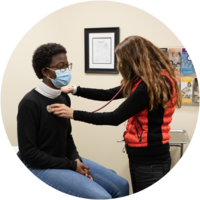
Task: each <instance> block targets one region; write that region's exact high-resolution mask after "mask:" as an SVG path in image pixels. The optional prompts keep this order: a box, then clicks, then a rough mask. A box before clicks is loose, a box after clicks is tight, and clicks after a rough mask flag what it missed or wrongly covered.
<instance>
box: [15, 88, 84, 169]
mask: <svg viewBox="0 0 200 200" xmlns="http://www.w3.org/2000/svg"><path fill="white" fill-rule="evenodd" d="M54 103H61V104H65V105H67V106H69V107H70V104H71V102H70V98H69V96H68V95H67V94H64V93H61V95H60V96H58V97H57V98H55V99H50V98H48V97H45V96H43V95H42V94H40V93H38V92H37V91H36V90H35V89H33V90H31V91H30V92H29V93H28V94H26V95H25V97H24V98H23V99H22V101H21V102H20V104H19V108H18V115H17V132H18V145H19V152H18V156H19V158H20V159H21V160H22V161H23V162H24V163H26V164H27V165H28V166H29V167H31V168H40V169H47V168H54V169H71V170H74V171H75V170H76V167H77V163H76V161H74V160H75V159H77V158H79V159H81V158H80V156H79V154H78V152H77V150H76V146H75V144H74V141H73V138H72V135H71V123H70V120H69V119H66V118H61V117H58V116H56V115H54V114H50V113H49V112H48V111H47V106H48V105H51V104H54ZM65 157H67V159H66V158H65Z"/></svg>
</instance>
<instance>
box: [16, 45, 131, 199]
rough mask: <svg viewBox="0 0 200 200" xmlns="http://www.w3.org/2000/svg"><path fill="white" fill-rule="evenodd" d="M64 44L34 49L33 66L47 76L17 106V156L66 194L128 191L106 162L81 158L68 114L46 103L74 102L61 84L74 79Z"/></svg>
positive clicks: (108, 195)
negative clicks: (53, 112) (61, 114)
mask: <svg viewBox="0 0 200 200" xmlns="http://www.w3.org/2000/svg"><path fill="white" fill-rule="evenodd" d="M66 53H67V52H66V50H65V48H64V47H63V46H61V45H59V44H55V43H49V44H45V45H42V46H40V47H39V48H37V49H36V51H35V52H34V55H33V60H32V63H33V69H34V71H35V73H36V75H37V77H38V78H39V79H43V81H42V82H41V83H40V84H39V86H38V87H37V88H35V89H32V90H31V91H30V92H28V93H27V94H26V95H25V96H24V98H23V99H22V100H21V102H20V104H19V108H18V116H17V126H18V127H17V129H18V130H17V131H18V145H19V152H18V156H19V158H20V159H21V160H22V161H23V162H24V164H25V165H26V166H27V167H28V168H29V169H30V171H31V172H32V173H33V174H34V175H36V176H37V177H38V178H39V179H41V180H42V181H44V182H45V183H47V184H49V185H50V186H52V187H54V188H55V189H58V190H60V191H62V192H64V193H67V194H71V195H74V196H77V197H82V198H88V199H110V198H117V197H123V196H126V195H128V194H129V185H128V182H127V181H126V180H125V179H123V178H122V177H120V176H118V175H117V174H115V173H114V172H112V171H111V170H109V169H106V168H105V167H103V166H101V165H99V164H97V163H95V162H92V161H90V160H87V159H84V158H81V157H80V156H79V153H78V152H77V149H76V146H75V144H74V141H73V138H72V135H71V123H70V120H69V119H66V118H62V117H58V116H56V115H51V114H49V112H48V111H47V109H48V105H51V104H53V103H62V104H65V105H67V106H70V98H69V96H68V95H67V94H65V93H62V92H61V87H62V86H65V85H68V84H69V82H70V80H71V74H70V70H71V69H72V63H69V62H68V60H67V56H66Z"/></svg>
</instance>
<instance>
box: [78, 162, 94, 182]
mask: <svg viewBox="0 0 200 200" xmlns="http://www.w3.org/2000/svg"><path fill="white" fill-rule="evenodd" d="M75 161H76V162H77V168H76V172H78V173H79V174H82V175H85V176H86V177H88V178H89V179H91V180H92V181H93V178H92V176H91V175H90V168H89V167H88V166H87V165H85V164H83V163H82V162H81V161H80V160H79V159H78V158H77V159H76V160H75Z"/></svg>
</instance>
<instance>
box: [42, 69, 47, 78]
mask: <svg viewBox="0 0 200 200" xmlns="http://www.w3.org/2000/svg"><path fill="white" fill-rule="evenodd" d="M41 72H42V75H43V76H45V77H46V76H48V74H47V70H46V69H45V68H42V70H41Z"/></svg>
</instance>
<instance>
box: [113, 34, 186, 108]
mask: <svg viewBox="0 0 200 200" xmlns="http://www.w3.org/2000/svg"><path fill="white" fill-rule="evenodd" d="M115 53H116V55H117V56H118V57H119V58H120V63H118V71H119V72H120V73H121V75H122V77H123V80H122V81H121V84H124V85H125V86H124V89H123V94H124V96H125V97H128V96H129V95H130V93H131V90H132V87H133V83H134V80H135V79H136V78H140V79H142V80H143V81H144V82H145V83H146V85H147V93H148V96H149V99H150V102H149V106H150V110H152V109H153V108H155V107H157V106H158V105H159V104H161V105H162V106H163V108H167V105H166V103H167V102H168V101H169V100H171V101H172V98H173V91H172V90H171V89H170V85H169V81H167V80H166V78H165V76H164V75H163V74H162V73H165V74H168V76H169V77H170V78H171V79H172V80H173V82H174V84H175V89H176V94H177V98H176V102H172V103H173V104H175V105H176V107H178V108H180V107H181V104H182V100H181V98H182V93H181V90H180V89H179V87H178V83H177V81H176V76H175V71H174V68H173V67H172V65H171V63H170V60H169V58H168V57H167V56H166V55H165V54H164V53H163V52H162V51H161V50H160V49H159V48H158V47H156V46H155V45H154V44H152V43H151V42H150V41H148V40H147V39H145V38H142V37H140V36H130V37H127V38H126V39H125V40H124V41H122V42H121V43H120V44H118V45H117V47H116V49H115ZM161 72H162V73H161ZM169 98H170V99H169Z"/></svg>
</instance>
